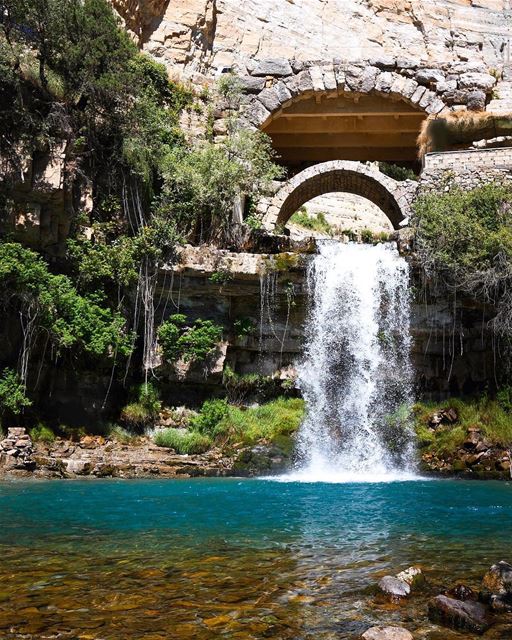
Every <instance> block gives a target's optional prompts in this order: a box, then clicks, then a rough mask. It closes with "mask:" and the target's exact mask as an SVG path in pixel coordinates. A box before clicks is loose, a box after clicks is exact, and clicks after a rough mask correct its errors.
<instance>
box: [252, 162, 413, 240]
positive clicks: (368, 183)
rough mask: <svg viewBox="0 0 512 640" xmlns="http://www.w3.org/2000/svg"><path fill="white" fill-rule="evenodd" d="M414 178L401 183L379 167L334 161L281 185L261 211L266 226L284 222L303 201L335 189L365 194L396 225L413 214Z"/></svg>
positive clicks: (263, 204) (396, 226)
mask: <svg viewBox="0 0 512 640" xmlns="http://www.w3.org/2000/svg"><path fill="white" fill-rule="evenodd" d="M417 186H418V185H417V183H416V182H415V181H413V180H405V181H403V182H398V181H397V180H393V178H390V177H389V176H386V175H385V174H383V173H382V172H381V171H379V170H378V169H377V168H375V167H374V166H372V165H370V164H364V163H362V162H353V161H350V160H333V161H330V162H322V163H320V164H316V165H313V166H311V167H308V168H307V169H304V170H303V171H301V172H300V173H297V174H296V175H295V176H294V177H293V178H291V179H290V180H288V181H286V182H285V183H284V184H282V185H281V186H280V187H279V188H278V189H277V191H276V192H275V194H274V195H273V197H271V198H267V199H264V200H262V201H261V202H260V203H259V205H258V210H259V213H260V216H261V219H262V222H263V226H264V228H265V229H267V230H269V231H272V230H274V229H275V228H276V227H279V226H283V225H285V224H286V223H287V222H288V220H289V219H290V217H291V216H292V215H293V214H294V213H295V211H297V210H298V209H299V208H300V207H301V206H302V205H303V204H305V203H306V202H308V201H309V200H311V199H312V198H315V197H316V196H320V195H324V194H326V193H332V192H344V193H351V194H355V195H358V196H362V197H363V198H366V199H367V200H370V201H371V202H373V203H374V204H376V205H377V206H378V207H379V208H380V209H381V210H382V211H383V212H384V213H385V214H386V216H387V217H388V218H389V220H390V222H391V224H392V225H393V228H395V229H398V228H399V226H400V223H402V222H403V221H404V220H406V219H407V218H408V217H409V215H410V207H411V202H412V199H413V198H414V195H415V193H416V190H417Z"/></svg>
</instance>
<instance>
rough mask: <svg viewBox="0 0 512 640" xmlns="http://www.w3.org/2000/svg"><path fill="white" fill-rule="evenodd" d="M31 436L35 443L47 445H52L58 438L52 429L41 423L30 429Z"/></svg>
mask: <svg viewBox="0 0 512 640" xmlns="http://www.w3.org/2000/svg"><path fill="white" fill-rule="evenodd" d="M29 434H30V437H31V438H32V440H33V441H34V442H43V443H45V444H52V442H54V441H55V439H56V437H57V436H56V435H55V433H54V432H53V430H52V429H50V427H47V426H46V425H44V424H41V423H40V424H38V425H37V426H36V427H34V428H33V429H30V431H29Z"/></svg>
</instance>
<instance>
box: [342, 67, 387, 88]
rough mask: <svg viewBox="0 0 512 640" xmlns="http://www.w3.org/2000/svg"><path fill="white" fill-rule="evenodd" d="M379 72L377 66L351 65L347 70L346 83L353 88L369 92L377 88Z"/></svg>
mask: <svg viewBox="0 0 512 640" xmlns="http://www.w3.org/2000/svg"><path fill="white" fill-rule="evenodd" d="M378 74H379V69H377V67H370V66H369V67H365V68H364V69H362V68H361V67H357V66H354V65H352V66H350V67H349V68H348V69H347V71H346V83H347V85H348V86H349V87H350V88H351V89H352V90H353V91H358V92H360V93H369V92H370V91H371V90H372V89H374V88H375V82H376V80H377V76H378Z"/></svg>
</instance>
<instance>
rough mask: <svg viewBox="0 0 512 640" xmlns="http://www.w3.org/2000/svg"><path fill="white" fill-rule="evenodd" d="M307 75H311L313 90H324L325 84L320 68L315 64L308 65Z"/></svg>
mask: <svg viewBox="0 0 512 640" xmlns="http://www.w3.org/2000/svg"><path fill="white" fill-rule="evenodd" d="M309 75H310V76H311V82H312V83H313V91H324V90H325V85H324V74H323V71H322V68H321V67H319V66H316V65H315V66H313V67H310V68H309Z"/></svg>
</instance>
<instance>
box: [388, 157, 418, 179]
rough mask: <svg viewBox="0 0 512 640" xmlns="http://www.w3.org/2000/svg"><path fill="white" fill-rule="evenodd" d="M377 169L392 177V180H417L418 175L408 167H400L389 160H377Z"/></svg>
mask: <svg viewBox="0 0 512 640" xmlns="http://www.w3.org/2000/svg"><path fill="white" fill-rule="evenodd" d="M379 171H381V172H382V173H383V174H385V175H386V176H389V177H390V178H393V180H398V181H400V182H401V181H403V180H417V179H418V176H417V175H416V174H415V173H414V171H413V170H412V169H410V168H408V167H401V166H400V165H398V164H392V163H389V162H379Z"/></svg>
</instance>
